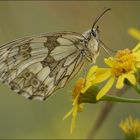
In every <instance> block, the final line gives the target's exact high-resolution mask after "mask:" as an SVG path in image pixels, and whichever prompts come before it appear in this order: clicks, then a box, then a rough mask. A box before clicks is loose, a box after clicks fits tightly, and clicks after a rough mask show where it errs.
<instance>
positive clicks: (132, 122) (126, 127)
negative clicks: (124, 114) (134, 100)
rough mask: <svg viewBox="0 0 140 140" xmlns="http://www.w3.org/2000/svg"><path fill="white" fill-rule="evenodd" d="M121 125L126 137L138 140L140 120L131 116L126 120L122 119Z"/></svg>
mask: <svg viewBox="0 0 140 140" xmlns="http://www.w3.org/2000/svg"><path fill="white" fill-rule="evenodd" d="M119 126H120V128H121V129H122V131H123V132H124V134H125V137H126V139H133V140H136V139H137V138H138V137H140V120H138V119H133V118H132V117H131V116H129V117H128V118H126V119H125V120H122V121H121V122H120V125H119Z"/></svg>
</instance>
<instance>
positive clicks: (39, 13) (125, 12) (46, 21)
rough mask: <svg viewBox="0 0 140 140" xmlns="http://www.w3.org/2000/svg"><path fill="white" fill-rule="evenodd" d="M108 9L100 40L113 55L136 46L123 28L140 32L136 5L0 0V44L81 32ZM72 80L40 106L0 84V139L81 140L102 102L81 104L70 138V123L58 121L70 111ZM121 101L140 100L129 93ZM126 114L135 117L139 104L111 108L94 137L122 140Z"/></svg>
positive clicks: (100, 62)
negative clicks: (55, 34)
mask: <svg viewBox="0 0 140 140" xmlns="http://www.w3.org/2000/svg"><path fill="white" fill-rule="evenodd" d="M108 7H110V8H112V11H111V12H109V13H107V14H106V15H105V16H104V17H103V18H102V19H101V20H100V21H99V22H98V25H99V26H100V38H101V39H102V41H104V42H105V43H106V44H107V45H108V46H109V47H110V48H112V49H115V50H117V49H121V48H127V47H129V48H133V46H135V45H136V44H137V42H138V41H137V40H135V39H134V38H132V37H130V36H129V35H128V28H130V27H135V28H137V29H140V18H139V13H140V2H139V1H126V2H122V1H115V2H111V1H101V2H96V1H93V2H92V1H54V2H53V1H52V2H51V1H42V2H39V1H29V2H27V1H20V2H18V1H13V2H10V1H7V2H6V1H5V2H4V1H0V44H3V43H5V42H8V41H11V40H14V39H17V38H20V37H24V36H29V35H35V34H40V33H44V32H54V31H75V32H79V33H83V32H84V31H86V30H88V29H90V27H91V26H92V23H93V21H94V19H95V17H96V16H97V15H98V14H99V13H100V12H101V11H103V9H104V8H108ZM105 56H107V55H106V53H105V52H104V51H102V50H101V54H100V56H99V57H98V60H97V63H98V65H100V66H103V65H104V64H103V58H104V57H105ZM78 77H79V76H77V78H78ZM75 79H76V78H75ZM75 79H74V80H73V81H72V82H70V83H69V84H68V85H67V86H66V87H65V88H64V89H62V90H59V91H57V93H56V94H55V95H54V96H53V97H51V98H50V99H49V100H47V101H44V102H39V101H30V100H27V99H25V98H24V97H22V96H19V95H17V94H15V93H14V92H12V91H11V90H10V89H9V88H8V87H7V86H6V85H3V84H2V83H0V138H1V139H2V138H13V139H14V138H48V139H51V138H59V139H66V138H75V139H77V138H80V139H82V138H83V139H84V138H86V136H87V134H88V132H89V130H90V129H91V127H92V125H93V124H94V122H95V120H96V118H97V117H98V115H99V112H100V110H101V109H102V107H103V106H104V103H98V104H95V105H94V104H86V105H85V108H84V111H83V112H82V113H79V115H78V118H77V123H76V129H75V130H74V133H73V134H72V135H71V134H70V131H69V130H70V122H71V118H69V119H67V120H65V121H62V118H63V116H64V115H65V113H66V112H67V111H69V109H70V108H71V102H70V99H71V95H70V92H71V90H72V87H73V85H74V81H75ZM124 96H129V97H135V98H139V96H137V95H136V93H135V92H134V91H133V90H129V92H128V93H127V94H126V95H124ZM129 114H132V116H134V117H138V118H140V105H139V104H124V103H116V105H115V106H114V108H113V110H112V111H111V113H110V115H109V116H108V118H107V119H106V121H105V122H104V124H103V126H102V128H101V129H100V131H99V132H98V133H97V134H96V135H95V138H105V139H108V138H111V139H113V138H122V133H121V131H120V129H119V127H118V124H119V122H120V120H121V119H123V118H124V117H126V116H128V115H129Z"/></svg>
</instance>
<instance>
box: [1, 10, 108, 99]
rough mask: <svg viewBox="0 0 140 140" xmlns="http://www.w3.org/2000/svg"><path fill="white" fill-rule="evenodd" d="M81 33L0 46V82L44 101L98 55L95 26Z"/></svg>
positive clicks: (44, 37)
mask: <svg viewBox="0 0 140 140" xmlns="http://www.w3.org/2000/svg"><path fill="white" fill-rule="evenodd" d="M109 10H110V9H106V10H105V11H104V12H103V13H102V14H101V15H100V16H99V17H98V18H97V19H96V20H95V22H94V24H93V26H92V28H91V29H90V30H89V31H86V32H85V33H84V34H79V33H76V32H58V33H56V32H55V33H45V34H41V35H37V36H30V37H24V38H21V39H17V40H14V41H11V42H8V43H6V44H4V45H2V46H0V81H2V82H3V83H5V84H7V85H9V86H10V88H11V89H12V90H14V91H15V92H16V93H18V94H20V95H23V96H25V97H26V98H28V99H39V100H45V99H47V98H48V97H49V96H50V95H52V94H53V93H54V91H56V90H57V89H60V88H62V87H64V86H65V85H66V83H67V82H68V81H70V80H71V79H72V78H73V77H74V76H75V75H76V74H77V73H78V72H79V70H80V69H82V67H83V65H84V64H85V62H86V61H89V62H90V63H95V60H96V58H97V56H98V54H99V39H98V34H99V29H98V26H97V27H96V28H94V27H95V24H96V23H97V21H98V20H99V19H100V18H101V17H102V16H103V15H104V13H106V12H107V11H109Z"/></svg>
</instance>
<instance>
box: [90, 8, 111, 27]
mask: <svg viewBox="0 0 140 140" xmlns="http://www.w3.org/2000/svg"><path fill="white" fill-rule="evenodd" d="M110 10H111V8H108V9H106V10H104V11H103V12H102V13H101V14H100V15H99V16H98V17H97V18H96V19H95V21H94V23H93V25H92V28H91V30H93V28H94V27H95V25H96V23H97V22H98V21H99V19H100V18H101V17H102V16H103V15H104V14H105V13H106V12H108V11H110Z"/></svg>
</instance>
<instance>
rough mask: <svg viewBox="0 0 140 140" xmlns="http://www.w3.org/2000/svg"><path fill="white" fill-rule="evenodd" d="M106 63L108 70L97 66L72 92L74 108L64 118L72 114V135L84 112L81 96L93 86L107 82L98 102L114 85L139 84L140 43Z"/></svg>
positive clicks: (110, 58) (119, 87)
mask: <svg viewBox="0 0 140 140" xmlns="http://www.w3.org/2000/svg"><path fill="white" fill-rule="evenodd" d="M104 61H105V63H106V64H107V65H108V66H109V67H108V68H99V67H98V66H96V65H95V66H93V67H91V68H90V69H89V71H88V73H87V76H86V78H81V79H79V80H78V81H77V83H76V85H75V88H74V90H73V92H72V97H73V104H72V106H73V108H72V109H71V110H70V111H69V112H68V113H67V114H66V115H65V117H64V119H65V118H67V117H68V116H70V115H71V114H72V123H71V133H72V130H73V129H74V127H75V120H76V117H77V112H80V111H82V107H81V104H79V102H78V101H79V97H80V94H84V93H85V92H86V91H87V90H88V89H89V88H90V87H91V86H93V85H95V84H96V85H97V84H99V83H101V82H103V81H106V80H107V82H106V84H105V85H104V86H103V87H102V89H101V90H100V91H99V93H98V94H97V96H96V100H100V99H101V98H102V97H103V96H104V95H105V94H106V93H107V92H108V91H109V90H110V89H111V87H112V86H113V84H114V83H115V84H116V88H117V89H121V88H123V86H124V83H125V80H128V81H129V83H130V84H132V85H135V84H136V83H137V79H136V72H137V70H138V69H139V68H140V43H139V44H138V45H136V47H135V48H134V49H133V50H131V51H130V50H129V49H124V50H120V51H118V52H117V53H116V55H115V56H114V57H109V58H106V59H105V60H104Z"/></svg>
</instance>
